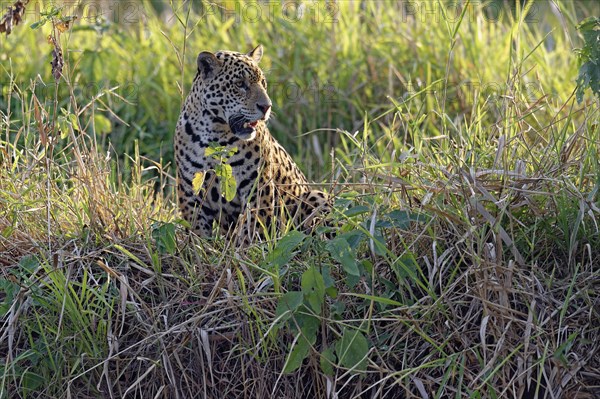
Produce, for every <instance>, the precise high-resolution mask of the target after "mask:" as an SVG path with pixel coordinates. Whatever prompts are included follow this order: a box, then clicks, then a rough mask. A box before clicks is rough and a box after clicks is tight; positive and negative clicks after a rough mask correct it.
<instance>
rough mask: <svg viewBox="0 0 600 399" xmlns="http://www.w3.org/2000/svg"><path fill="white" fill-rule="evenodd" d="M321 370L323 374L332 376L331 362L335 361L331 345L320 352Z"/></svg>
mask: <svg viewBox="0 0 600 399" xmlns="http://www.w3.org/2000/svg"><path fill="white" fill-rule="evenodd" d="M319 360H320V364H321V370H322V371H323V373H324V374H325V375H328V376H333V363H335V354H334V353H333V347H329V348H327V349H325V350H323V352H321V358H320V359H319Z"/></svg>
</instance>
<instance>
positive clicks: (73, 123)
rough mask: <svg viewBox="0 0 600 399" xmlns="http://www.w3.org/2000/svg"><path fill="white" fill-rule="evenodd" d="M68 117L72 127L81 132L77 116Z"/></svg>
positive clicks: (70, 115)
mask: <svg viewBox="0 0 600 399" xmlns="http://www.w3.org/2000/svg"><path fill="white" fill-rule="evenodd" d="M67 117H68V118H69V123H70V124H71V126H73V129H75V130H81V129H80V128H79V120H77V115H75V114H72V113H69V114H67Z"/></svg>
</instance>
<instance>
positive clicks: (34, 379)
mask: <svg viewBox="0 0 600 399" xmlns="http://www.w3.org/2000/svg"><path fill="white" fill-rule="evenodd" d="M45 383H46V378H44V377H42V376H41V375H39V374H36V373H33V372H31V371H25V372H24V373H23V375H22V376H21V384H22V387H23V389H24V390H25V391H35V390H37V389H38V388H40V387H41V386H43V385H44V384H45Z"/></svg>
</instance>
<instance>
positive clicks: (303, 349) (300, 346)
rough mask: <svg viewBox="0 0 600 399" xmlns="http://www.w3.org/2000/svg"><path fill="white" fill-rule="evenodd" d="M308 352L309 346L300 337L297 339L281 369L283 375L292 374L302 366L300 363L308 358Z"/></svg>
mask: <svg viewBox="0 0 600 399" xmlns="http://www.w3.org/2000/svg"><path fill="white" fill-rule="evenodd" d="M309 350H310V344H309V343H308V341H307V340H306V339H304V338H303V337H302V336H299V337H298V340H297V341H296V343H295V345H294V347H293V348H292V351H291V352H290V355H289V356H288V358H287V360H286V362H285V366H284V367H283V372H284V373H292V372H294V371H296V370H298V369H299V368H300V366H302V362H303V361H304V359H306V357H307V356H308V353H309Z"/></svg>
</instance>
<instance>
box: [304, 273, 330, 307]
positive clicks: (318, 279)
mask: <svg viewBox="0 0 600 399" xmlns="http://www.w3.org/2000/svg"><path fill="white" fill-rule="evenodd" d="M302 292H303V293H304V298H305V299H306V302H307V303H308V304H309V305H310V307H311V308H312V310H313V311H314V312H315V313H317V314H319V313H321V307H322V306H323V302H324V301H325V282H324V281H323V276H321V273H319V272H318V270H317V269H316V268H315V267H314V266H312V267H310V268H309V269H308V270H307V271H305V272H304V273H303V274H302Z"/></svg>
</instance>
